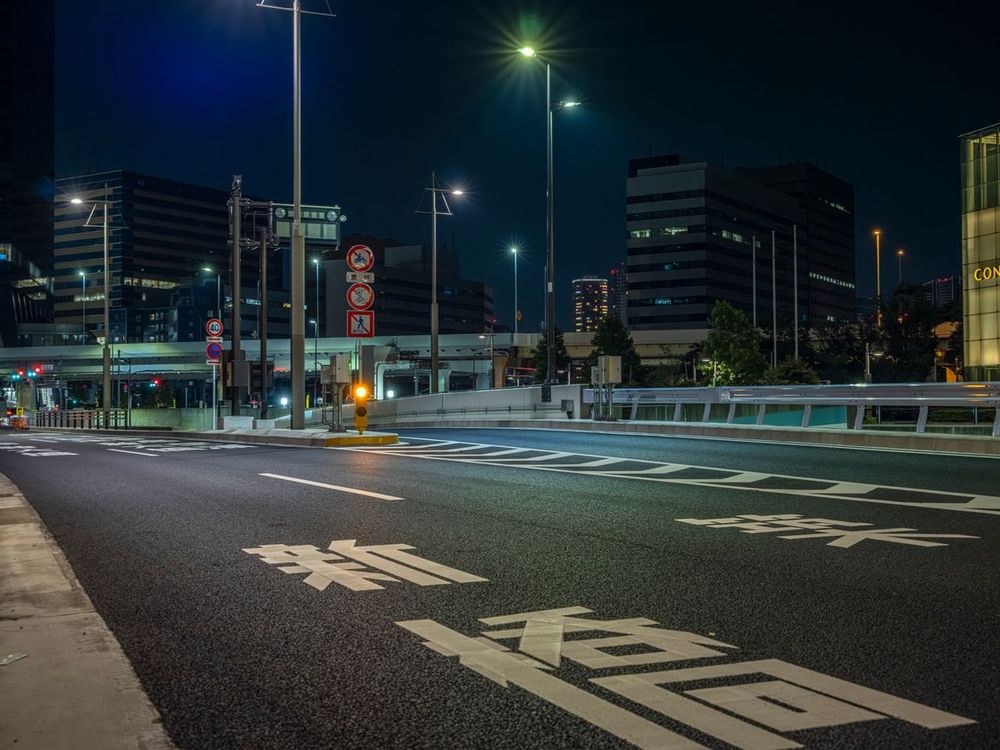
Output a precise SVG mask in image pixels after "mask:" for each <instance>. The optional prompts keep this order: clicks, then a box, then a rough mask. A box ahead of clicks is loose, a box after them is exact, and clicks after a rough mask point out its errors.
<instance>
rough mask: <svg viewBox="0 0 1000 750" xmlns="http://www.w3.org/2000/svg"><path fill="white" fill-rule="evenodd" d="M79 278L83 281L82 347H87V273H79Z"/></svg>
mask: <svg viewBox="0 0 1000 750" xmlns="http://www.w3.org/2000/svg"><path fill="white" fill-rule="evenodd" d="M80 278H81V279H82V280H83V296H82V298H81V301H82V302H83V345H84V346H86V345H87V272H86V271H80Z"/></svg>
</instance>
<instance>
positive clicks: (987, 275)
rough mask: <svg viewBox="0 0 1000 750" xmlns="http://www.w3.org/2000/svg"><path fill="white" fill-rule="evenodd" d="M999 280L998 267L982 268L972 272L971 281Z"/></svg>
mask: <svg viewBox="0 0 1000 750" xmlns="http://www.w3.org/2000/svg"><path fill="white" fill-rule="evenodd" d="M993 279H1000V266H983V267H982V268H977V269H976V270H975V271H973V272H972V280H973V281H992V280H993Z"/></svg>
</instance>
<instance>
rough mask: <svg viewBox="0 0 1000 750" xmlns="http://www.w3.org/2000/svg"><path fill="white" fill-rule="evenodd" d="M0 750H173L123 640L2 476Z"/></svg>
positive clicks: (0, 498)
mask: <svg viewBox="0 0 1000 750" xmlns="http://www.w3.org/2000/svg"><path fill="white" fill-rule="evenodd" d="M0 600H2V604H0V660H2V659H4V657H8V656H9V655H11V654H27V656H25V657H24V658H21V659H19V660H17V661H12V662H10V663H8V664H6V665H4V666H0V670H2V671H0V707H2V709H0V715H2V719H0V747H5V748H6V747H14V746H16V747H18V748H25V749H26V750H34V749H35V748H37V750H51V749H52V748H63V747H72V748H79V749H80V750H126V749H128V750H171V749H172V748H174V744H173V743H172V742H171V741H170V739H169V737H167V734H166V732H165V731H164V729H163V725H162V723H161V719H160V715H159V713H158V712H157V710H156V708H155V707H154V706H153V704H152V703H151V702H150V700H149V697H148V696H147V695H146V693H145V691H144V690H143V689H142V685H141V684H140V683H139V678H138V677H137V676H136V674H135V672H134V671H133V669H132V666H131V664H129V662H128V659H127V658H126V657H125V653H124V652H123V651H122V648H121V645H119V643H118V640H117V639H116V638H115V637H114V635H113V634H112V633H111V631H110V629H109V628H108V626H107V624H106V623H105V622H104V620H103V619H102V618H101V616H100V615H99V614H97V612H96V610H95V609H94V605H93V604H92V603H91V601H90V598H89V597H88V596H87V594H86V592H84V590H83V589H82V588H81V587H80V584H79V582H78V581H77V580H76V576H74V575H73V570H72V569H71V568H70V565H69V562H67V560H66V558H65V557H64V556H63V554H62V551H61V550H60V549H59V547H58V545H57V544H56V542H55V540H54V539H53V538H52V536H51V535H50V534H49V533H48V530H47V529H46V528H45V525H44V524H43V523H42V520H41V518H39V516H38V514H37V513H35V511H34V509H33V508H32V507H31V506H30V505H29V504H28V502H27V500H25V498H24V496H23V495H22V494H21V493H20V492H19V491H18V489H17V487H15V486H14V484H13V483H12V482H11V481H10V480H9V479H7V477H5V476H4V475H3V474H0Z"/></svg>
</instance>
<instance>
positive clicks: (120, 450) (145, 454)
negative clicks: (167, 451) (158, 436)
mask: <svg viewBox="0 0 1000 750" xmlns="http://www.w3.org/2000/svg"><path fill="white" fill-rule="evenodd" d="M108 450H109V451H114V452H115V453H131V454H132V455H133V456H149V457H150V458H159V456H158V455H157V454H156V453H139V451H123V450H122V449H121V448H108Z"/></svg>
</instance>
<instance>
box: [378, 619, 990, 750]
mask: <svg viewBox="0 0 1000 750" xmlns="http://www.w3.org/2000/svg"><path fill="white" fill-rule="evenodd" d="M587 614H592V610H589V609H587V608H585V607H563V608H561V609H551V610H538V611H533V612H522V613H519V614H514V615H502V616H500V617H485V618H480V620H479V622H480V623H482V624H483V625H486V626H488V627H501V628H502V629H500V630H487V631H482V632H481V635H479V634H477V637H473V636H467V635H465V634H463V633H461V632H458V631H455V630H452V629H451V628H448V627H446V626H444V625H441V624H440V623H437V622H435V621H434V620H403V621H399V622H396V625H398V626H400V627H401V628H404V629H405V630H408V631H410V632H411V633H414V634H415V635H417V636H418V637H420V638H421V639H422V640H423V645H424V646H426V647H427V648H429V649H431V650H432V651H434V652H436V653H438V654H440V655H442V656H445V657H456V656H457V657H458V664H459V665H460V666H461V667H465V668H467V669H471V670H473V671H474V672H477V673H478V674H480V675H482V676H483V677H485V678H487V679H489V680H492V681H493V682H495V683H496V684H498V685H500V686H501V687H504V688H507V687H510V686H511V685H514V686H517V687H519V688H521V689H522V690H524V691H526V692H528V693H531V694H532V695H534V696H535V697H537V698H540V699H542V700H543V701H546V702H548V703H550V704H552V705H555V706H557V707H559V708H561V709H563V710H564V711H566V712H568V713H570V714H572V715H574V716H577V717H579V718H581V719H583V720H584V721H586V722H588V723H590V724H592V725H594V726H596V727H599V728H601V729H603V730H605V731H606V732H609V733H610V734H612V735H614V736H615V737H618V738H620V739H622V740H624V741H626V742H629V743H631V744H632V745H635V746H636V747H640V748H650V749H651V748H671V749H672V750H695V749H696V748H699V749H701V750H704V747H705V746H704V745H701V744H700V743H698V742H695V741H694V740H691V739H688V738H686V737H683V736H681V735H679V734H676V733H675V732H672V731H670V730H668V729H666V728H665V727H662V726H660V725H659V724H656V723H653V722H652V721H650V719H648V718H644V717H642V716H639V715H637V714H635V713H632V712H631V711H628V710H625V709H624V708H622V707H620V706H618V705H615V704H614V703H611V702H610V701H607V700H605V699H604V698H603V697H600V696H599V695H596V694H595V691H594V688H597V689H600V690H606V691H609V692H611V693H615V694H616V695H618V696H621V697H624V698H625V699H627V700H629V701H632V702H634V703H636V704H638V705H642V706H645V707H646V708H647V709H650V710H651V711H652V713H651V714H647V716H650V717H656V718H659V719H660V720H664V719H666V720H670V721H673V722H676V723H680V724H683V725H686V726H688V727H691V728H693V729H695V730H697V731H698V732H701V733H702V734H705V735H707V736H709V737H712V738H714V739H716V740H719V741H721V742H724V743H727V744H729V745H733V746H735V747H738V748H742V749H743V750H779V749H781V748H796V747H802V745H800V744H799V743H798V742H796V741H795V740H793V739H791V738H789V737H785V736H783V735H782V734H781V733H784V732H799V731H804V730H809V729H818V728H827V729H829V728H831V727H837V726H841V725H847V724H856V723H860V722H868V721H885V720H888V719H890V718H895V719H898V720H900V721H903V722H906V723H909V724H915V725H917V726H920V727H924V728H926V729H945V728H949V727H957V726H962V725H965V724H975V723H976V722H975V721H974V720H972V719H967V718H965V717H963V716H958V715H955V714H950V713H946V712H945V711H940V710H938V709H935V708H931V707H930V706H925V705H922V704H920V703H915V702H913V701H909V700H906V699H903V698H897V697H896V696H894V695H890V694H888V693H883V692H880V691H878V690H872V689H870V688H867V687H864V686H862V685H858V684H856V683H852V682H847V681H846V680H841V679H839V678H836V677H830V676H828V675H824V674H821V673H819V672H814V671H813V670H810V669H805V668H803V667H799V666H796V665H794V664H789V663H788V662H784V661H780V660H778V659H759V660H754V661H743V662H739V661H737V662H733V661H729V662H725V661H723V662H722V663H720V660H726V659H733V658H738V657H735V655H734V654H733V651H734V650H738V647H736V646H733V645H731V644H728V643H723V642H721V641H717V640H714V639H712V638H709V637H706V636H704V635H700V634H697V633H690V632H684V631H681V630H670V629H667V628H664V627H659V626H658V625H659V623H657V622H656V621H655V620H650V619H647V618H644V617H634V618H627V619H616V620H597V619H591V618H589V617H581V616H580V615H587ZM511 626H514V627H511ZM477 629H478V628H477ZM581 633H588V634H590V633H598V634H603V636H602V637H588V638H585V639H580V638H579V637H577V636H578V635H579V634H581ZM483 636H485V637H483ZM496 641H514V643H512V644H511V646H510V647H508V646H505V645H501V644H500V643H497V642H496ZM621 647H630V648H631V649H633V651H632V652H631V653H620V652H618V651H617V649H620V648H621ZM636 647H645V649H646V650H644V651H642V652H641V653H636V652H635V651H634V649H635V648H636ZM515 648H516V649H517V650H516V651H515V650H513V649H515ZM723 649H725V650H723ZM705 660H711V661H712V662H713V663H711V664H709V665H708V666H687V664H688V663H690V662H692V661H705ZM564 661H570V662H574V663H575V665H576V666H575V667H573V668H571V669H567V674H565V675H559V674H558V673H557V670H558V669H559V668H561V667H563V666H564V665H563V662H564ZM672 662H685V663H686V664H685V666H683V667H680V668H678V669H669V668H668V669H665V670H664V669H662V668H661V669H660V671H655V672H649V671H644V668H646V667H649V666H650V665H654V664H655V665H658V666H660V667H662V666H667V665H670V664H671V663H672ZM581 667H582V668H583V669H585V670H601V669H617V670H619V671H620V670H621V669H622V668H623V667H624V668H631V669H632V670H635V671H630V672H629V673H624V674H621V673H619V674H615V675H614V676H608V677H600V676H598V677H589V676H588V677H584V678H582V679H583V680H585V682H584V683H583V687H580V686H578V685H575V684H573V683H572V682H570V680H575V681H578V682H579V681H581V678H580V677H579V676H578V674H579V673H580V671H581ZM761 676H766V677H768V678H771V679H769V680H767V681H761V680H760V677H761ZM710 680H717V681H721V682H723V684H722V685H721V686H708V685H706V684H705V683H707V682H708V681H710ZM683 683H694V684H693V685H690V686H689V687H688V688H684V687H680V688H675V685H681V684H683ZM587 688H589V689H587ZM720 709H721V710H720ZM744 719H745V720H746V721H744ZM751 722H755V723H751ZM764 727H766V729H765V728H764ZM772 730H773V731H772ZM796 739H802V738H801V737H797V738H796Z"/></svg>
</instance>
